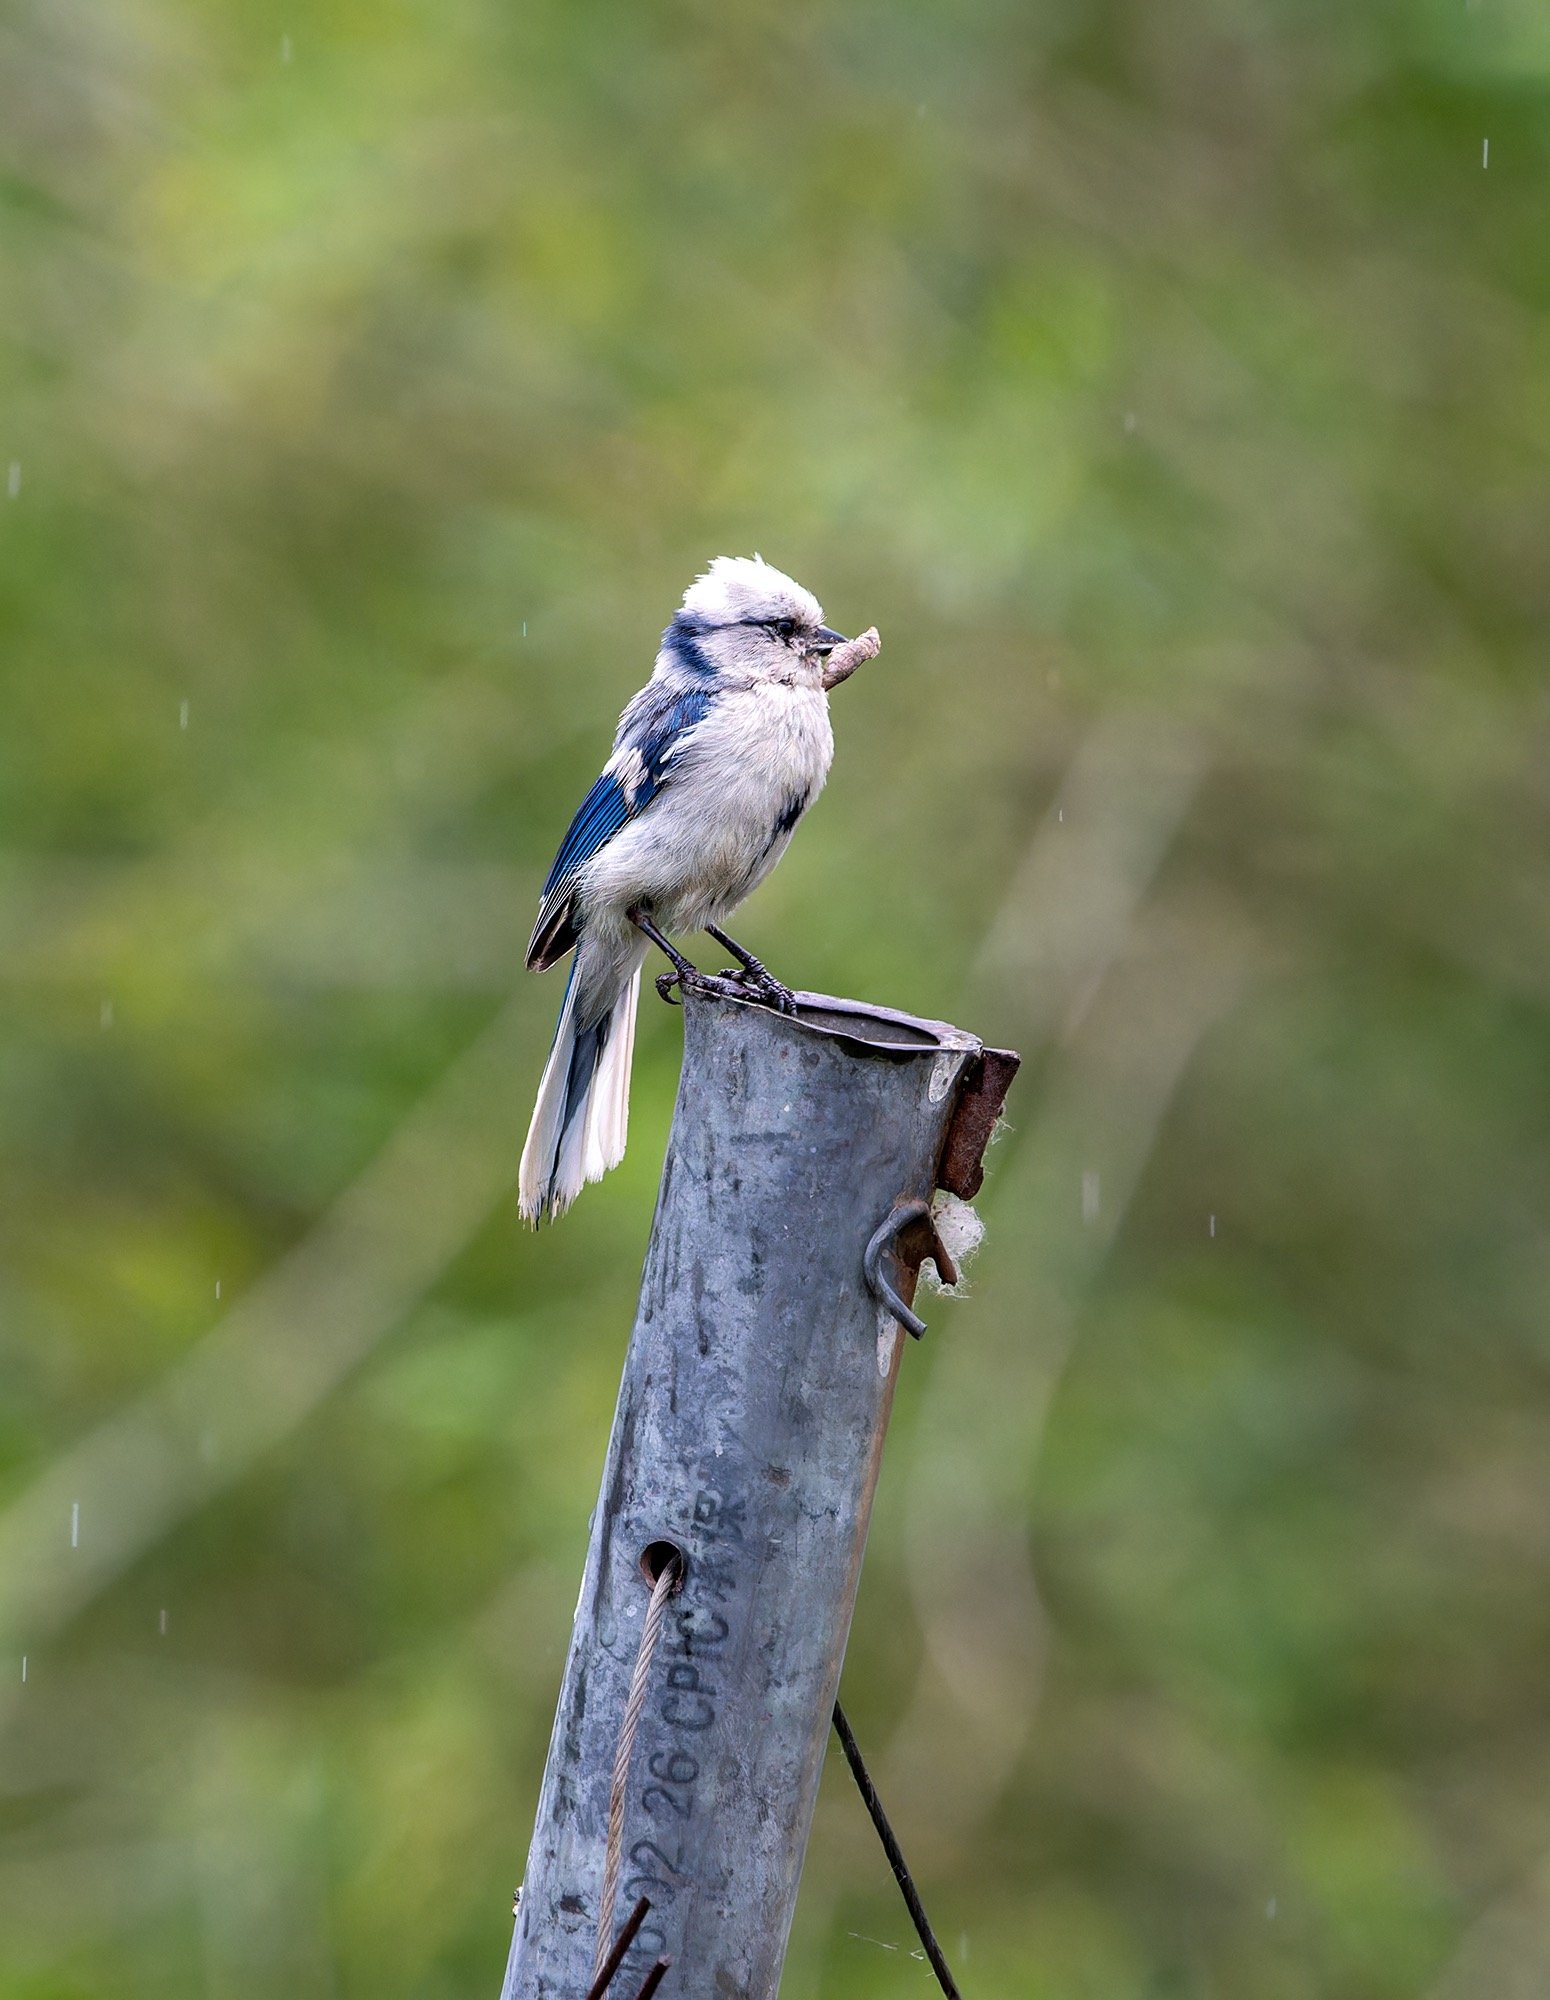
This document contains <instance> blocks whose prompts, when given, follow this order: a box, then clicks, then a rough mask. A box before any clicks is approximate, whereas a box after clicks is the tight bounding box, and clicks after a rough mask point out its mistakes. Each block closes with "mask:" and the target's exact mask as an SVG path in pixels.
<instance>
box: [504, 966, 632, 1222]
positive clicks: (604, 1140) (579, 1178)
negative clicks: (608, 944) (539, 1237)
mask: <svg viewBox="0 0 1550 2000" xmlns="http://www.w3.org/2000/svg"><path fill="white" fill-rule="evenodd" d="M576 987H577V982H576V968H575V967H574V966H573V967H572V969H571V977H570V980H569V983H568V984H567V986H566V988H565V1002H564V1005H563V1006H562V1007H561V1009H560V1019H559V1022H558V1025H557V1026H556V1028H555V1031H554V1046H553V1047H552V1048H551V1049H550V1051H549V1060H548V1062H547V1063H545V1065H544V1074H543V1080H542V1082H541V1083H540V1084H539V1086H538V1103H537V1104H536V1106H535V1107H534V1110H533V1122H532V1125H531V1126H530V1127H529V1129H528V1135H527V1144H526V1145H525V1146H524V1147H523V1149H522V1166H521V1169H520V1172H519V1174H518V1179H517V1187H518V1200H519V1204H520V1207H521V1211H522V1214H523V1215H524V1216H525V1217H526V1218H527V1220H528V1221H529V1222H533V1223H538V1222H541V1221H542V1220H543V1218H544V1217H545V1216H546V1215H547V1216H550V1217H554V1216H560V1215H563V1214H564V1213H565V1211H566V1209H567V1208H569V1207H570V1205H571V1203H572V1202H573V1201H574V1200H575V1199H576V1197H577V1195H578V1194H580V1192H581V1190H582V1189H583V1188H584V1187H585V1186H586V1185H587V1183H588V1181H600V1180H601V1179H602V1178H603V1176H604V1174H606V1173H607V1172H608V1170H609V1168H610V1167H616V1166H618V1164H619V1162H620V1161H621V1160H622V1159H623V1158H624V1147H625V1141H626V1139H627V1138H628V1136H629V1127H630V1064H631V1060H632V1058H633V1056H634V1053H635V1009H636V1006H637V1004H638V1002H639V999H640V967H639V966H638V965H637V966H636V968H635V970H634V972H633V973H631V975H630V976H629V978H628V979H627V980H626V981H625V983H624V986H623V989H622V991H620V992H619V993H618V994H617V995H616V997H615V999H614V1002H613V1004H612V1006H611V1007H609V1008H608V1009H607V1010H606V1012H604V1013H602V1014H601V1015H598V1016H597V1017H596V1018H595V1019H592V1020H591V1021H589V1022H588V1023H587V1024H586V1025H585V1026H580V1025H578V1020H577V1012H576Z"/></svg>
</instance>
